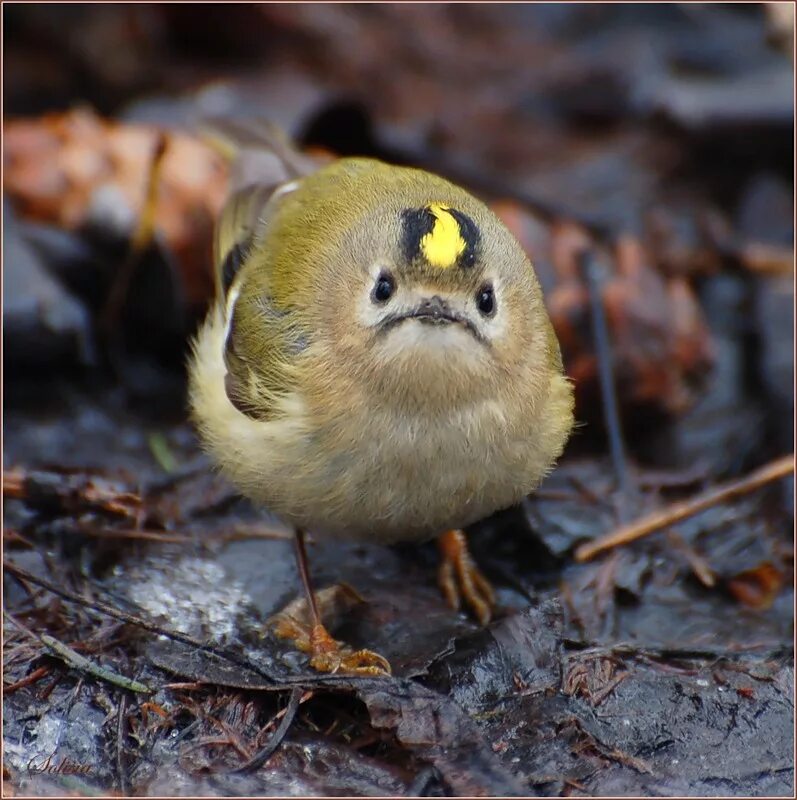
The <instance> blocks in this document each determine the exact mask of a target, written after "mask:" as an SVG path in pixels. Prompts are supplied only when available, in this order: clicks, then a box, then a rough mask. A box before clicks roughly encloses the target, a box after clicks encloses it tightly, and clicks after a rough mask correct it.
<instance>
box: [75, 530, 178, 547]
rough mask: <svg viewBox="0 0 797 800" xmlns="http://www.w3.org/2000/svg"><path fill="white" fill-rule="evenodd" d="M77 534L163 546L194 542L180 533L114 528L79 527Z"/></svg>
mask: <svg viewBox="0 0 797 800" xmlns="http://www.w3.org/2000/svg"><path fill="white" fill-rule="evenodd" d="M77 532H78V533H80V534H82V535H83V536H92V537H95V538H97V539H140V540H146V541H148V542H163V543H164V544H186V543H187V542H192V541H194V538H193V537H192V536H186V535H185V534H181V533H167V532H166V531H164V532H162V533H161V532H160V531H146V530H135V529H129V530H117V529H116V528H104V527H103V528H94V527H88V526H81V527H79V528H78V529H77Z"/></svg>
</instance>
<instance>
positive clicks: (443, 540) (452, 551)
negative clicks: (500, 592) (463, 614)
mask: <svg viewBox="0 0 797 800" xmlns="http://www.w3.org/2000/svg"><path fill="white" fill-rule="evenodd" d="M437 543H438V546H439V548H440V554H441V556H442V561H441V562H440V569H439V572H438V574H437V580H438V583H439V584H440V588H441V589H442V591H443V595H444V596H445V598H446V600H447V601H448V604H449V605H450V606H451V608H453V609H454V610H455V611H459V609H460V607H461V606H462V600H463V599H464V600H465V603H466V604H467V605H468V606H469V608H470V610H471V611H472V612H473V614H474V615H475V617H476V619H478V620H479V622H480V623H481V624H482V625H486V624H487V623H488V622H489V621H490V619H491V618H492V616H493V609H494V608H495V592H494V591H493V587H492V586H491V585H490V582H489V581H488V580H487V578H485V577H484V575H482V573H481V571H480V570H479V568H478V567H477V566H476V564H475V563H474V561H473V557H472V556H471V554H470V551H469V550H468V541H467V539H466V538H465V534H464V533H463V532H462V531H456V530H452V531H446V532H445V533H443V534H441V535H440V538H439V539H438V540H437Z"/></svg>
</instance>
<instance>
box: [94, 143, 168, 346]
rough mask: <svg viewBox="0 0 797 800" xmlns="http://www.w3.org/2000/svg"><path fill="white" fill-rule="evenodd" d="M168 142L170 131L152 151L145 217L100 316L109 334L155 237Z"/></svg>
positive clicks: (143, 207) (142, 214) (103, 327)
mask: <svg viewBox="0 0 797 800" xmlns="http://www.w3.org/2000/svg"><path fill="white" fill-rule="evenodd" d="M168 144H169V142H168V139H167V138H166V134H165V133H159V134H158V136H157V138H156V139H155V144H154V147H153V150H152V157H151V161H150V168H149V173H148V175H147V183H146V190H145V196H144V202H143V205H142V208H141V217H140V218H139V221H138V225H137V226H136V228H135V230H134V231H133V235H132V238H131V241H130V249H129V250H128V253H127V258H126V259H125V261H124V263H123V264H122V266H121V268H120V269H119V270H118V271H117V273H116V277H115V279H114V282H113V284H112V286H111V289H110V291H109V292H108V297H107V298H106V300H105V306H104V308H103V309H102V312H101V313H100V316H99V327H100V329H101V330H103V331H104V332H105V333H106V334H109V333H110V332H111V330H112V328H113V325H114V324H115V323H116V321H117V320H118V318H119V315H120V313H121V311H122V307H123V306H124V302H125V300H126V299H127V292H128V289H129V288H130V283H131V281H132V279H133V276H134V275H135V271H136V268H137V267H138V265H139V261H140V259H141V255H142V253H143V252H144V250H145V249H146V248H147V246H148V245H149V244H150V242H151V241H152V240H153V238H154V236H155V229H156V224H155V223H156V216H157V210H158V189H159V188H160V182H161V173H162V170H163V157H164V156H165V155H166V150H167V148H168Z"/></svg>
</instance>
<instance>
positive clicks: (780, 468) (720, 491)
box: [575, 453, 794, 562]
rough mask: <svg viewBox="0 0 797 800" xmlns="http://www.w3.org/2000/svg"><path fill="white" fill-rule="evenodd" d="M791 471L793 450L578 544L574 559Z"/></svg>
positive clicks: (629, 539) (586, 557)
mask: <svg viewBox="0 0 797 800" xmlns="http://www.w3.org/2000/svg"><path fill="white" fill-rule="evenodd" d="M793 471H794V453H791V454H790V455H787V456H782V457H781V458H777V459H775V460H774V461H771V462H770V463H769V464H766V465H765V466H763V467H761V468H760V469H757V470H755V471H754V472H751V473H750V475H748V476H747V477H746V478H742V479H741V480H737V481H729V482H728V483H725V484H722V485H720V486H715V487H714V488H713V489H710V490H708V491H706V492H703V493H701V494H699V495H698V496H697V497H693V498H692V499H691V500H684V501H682V502H678V503H673V504H672V505H670V506H668V507H667V508H665V509H662V510H661V511H656V512H655V513H653V514H649V515H648V516H646V517H643V518H642V519H640V520H637V521H636V522H634V523H632V524H630V525H624V526H623V527H621V528H619V529H618V530H616V531H614V532H613V533H610V534H609V535H608V536H603V537H601V538H599V539H596V540H595V541H592V542H588V543H586V544H583V545H581V547H579V548H577V549H576V552H575V558H576V561H580V562H583V561H589V560H590V559H591V558H594V556H596V555H597V554H598V553H602V552H603V551H604V550H610V549H611V548H613V547H618V546H619V545H624V544H628V543H629V542H634V541H636V540H637V539H641V538H642V537H643V536H647V535H648V534H651V533H654V532H655V531H658V530H660V529H661V528H665V527H667V526H668V525H672V524H674V523H676V522H680V521H681V520H683V519H686V518H687V517H691V516H693V515H695V514H697V513H699V512H701V511H705V510H706V509H707V508H711V507H712V506H715V505H717V504H718V503H722V502H723V501H725V500H730V499H732V498H734V497H738V496H739V495H743V494H747V493H749V492H752V491H754V490H755V489H758V488H759V487H761V486H763V485H765V484H767V483H771V482H772V481H775V480H777V479H778V478H783V477H785V476H786V475H788V474H789V473H791V472H793Z"/></svg>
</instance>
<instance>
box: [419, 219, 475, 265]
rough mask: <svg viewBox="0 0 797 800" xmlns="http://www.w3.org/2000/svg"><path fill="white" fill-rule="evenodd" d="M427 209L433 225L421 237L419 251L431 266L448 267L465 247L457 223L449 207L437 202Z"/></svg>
mask: <svg viewBox="0 0 797 800" xmlns="http://www.w3.org/2000/svg"><path fill="white" fill-rule="evenodd" d="M428 209H429V211H430V212H431V214H432V216H433V217H434V218H435V223H434V227H433V228H432V230H431V231H429V233H427V234H426V235H425V236H424V237H423V238H422V239H421V252H422V253H423V255H424V256H425V257H426V260H427V261H428V262H429V264H430V265H431V266H433V267H437V268H438V269H448V268H449V267H453V266H454V265H455V264H456V263H457V259H458V258H459V257H460V256H461V255H462V253H463V251H464V250H465V248H466V247H467V243H466V242H465V240H464V239H463V238H462V232H461V231H460V229H459V223H458V222H457V220H456V219H455V218H454V216H453V215H452V214H451V213H450V212H449V209H448V208H446V207H445V206H442V205H440V204H439V203H430V204H429V206H428Z"/></svg>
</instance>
